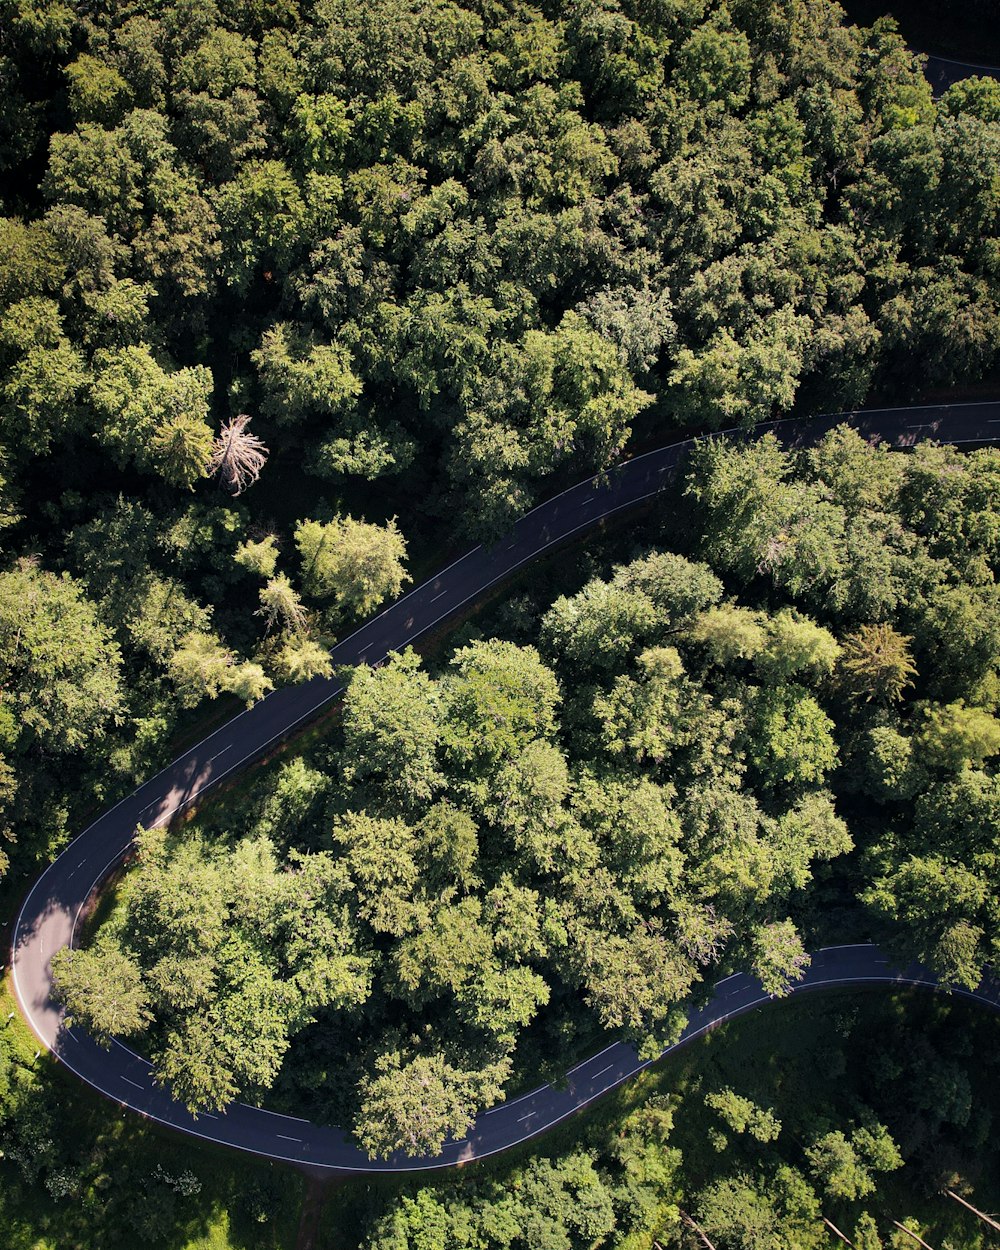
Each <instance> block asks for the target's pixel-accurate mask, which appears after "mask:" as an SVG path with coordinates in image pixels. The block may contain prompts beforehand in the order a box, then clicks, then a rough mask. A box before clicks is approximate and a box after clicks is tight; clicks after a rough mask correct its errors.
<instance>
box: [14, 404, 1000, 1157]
mask: <svg viewBox="0 0 1000 1250" xmlns="http://www.w3.org/2000/svg"><path fill="white" fill-rule="evenodd" d="M845 423H846V424H848V425H851V426H853V427H854V428H855V429H856V430H858V432H859V433H861V434H862V435H863V436H864V437H865V438H866V439H868V440H870V441H880V442H883V443H886V444H888V445H889V446H890V447H893V448H896V449H900V450H905V449H907V448H910V447H912V446H913V445H914V444H915V443H917V442H918V441H920V440H922V439H927V438H931V439H937V440H940V441H942V442H948V443H953V444H957V445H965V446H970V445H981V444H988V443H994V442H997V441H998V440H1000V402H995V401H991V402H987V403H976V404H952V405H943V406H934V407H920V408H885V409H869V410H864V411H858V412H851V413H839V414H836V415H831V416H822V417H814V418H811V419H809V420H791V421H778V422H768V423H765V424H763V425H759V426H755V427H754V428H753V429H751V430H730V431H724V432H722V433H719V434H714V435H711V436H710V437H712V438H716V439H728V440H731V441H745V440H750V439H753V438H757V437H760V436H761V435H762V434H764V433H767V432H773V433H774V434H775V435H776V437H777V438H778V439H779V440H780V441H781V442H782V443H783V444H784V445H785V446H787V447H790V448H804V447H809V446H810V445H812V444H814V443H816V442H817V441H818V440H819V439H820V438H822V436H823V435H824V434H825V433H826V432H827V431H828V430H830V429H832V428H833V427H834V426H836V425H839V424H845ZM693 442H694V440H685V441H683V442H678V443H674V444H672V445H670V446H667V447H661V448H659V449H658V450H656V451H651V452H648V453H646V454H645V455H642V456H636V457H635V458H633V459H629V460H625V461H623V462H622V463H620V464H619V465H617V466H616V467H614V468H613V469H611V470H609V471H608V472H606V473H604V474H602V475H600V476H598V477H593V478H590V479H588V480H587V481H584V482H580V483H579V484H578V485H576V486H574V487H572V488H570V489H569V490H566V491H564V492H563V493H562V494H560V495H558V496H556V497H555V498H553V499H549V500H547V501H546V502H545V503H542V504H540V505H539V506H538V507H537V508H535V509H533V510H532V511H531V512H529V513H527V514H526V515H525V516H524V517H522V518H521V520H519V521H518V522H517V524H516V525H515V526H514V527H513V528H512V530H511V531H510V533H509V534H508V535H507V536H506V537H505V538H503V539H502V540H500V541H499V542H497V543H496V544H494V545H492V546H478V547H474V548H472V550H470V551H468V552H466V553H465V555H463V556H461V557H460V558H459V559H457V560H455V561H454V562H453V563H452V564H450V565H448V567H447V568H444V569H442V570H441V572H440V573H438V574H437V575H436V576H434V577H432V578H430V579H428V580H427V581H426V582H424V583H423V584H422V585H420V586H417V587H416V588H415V589H413V590H411V591H410V592H409V594H407V595H404V596H403V597H402V598H401V599H399V600H397V601H396V602H395V603H393V604H392V605H391V606H390V607H388V608H386V609H385V611H383V612H381V613H380V614H379V615H378V616H376V617H374V618H373V619H372V620H370V621H368V622H367V623H366V624H364V625H362V626H361V628H360V629H358V630H356V631H355V632H354V633H353V634H351V635H350V637H348V638H346V639H344V641H343V642H341V643H339V644H338V645H337V646H336V647H335V648H334V649H333V651H332V653H331V659H332V660H333V663H334V665H335V667H340V666H343V665H356V664H362V663H366V664H375V663H378V662H380V661H381V660H383V659H384V658H385V657H386V656H387V655H388V654H389V652H390V651H399V650H402V649H403V648H404V647H406V646H407V645H408V644H410V643H412V642H415V641H416V640H417V639H418V638H420V637H421V636H422V635H424V634H426V633H427V632H428V631H429V630H431V629H433V628H434V627H435V626H437V625H439V624H441V623H442V622H444V621H446V620H448V619H449V618H450V617H452V616H454V615H455V614H456V613H457V612H458V611H459V610H460V609H461V608H463V607H464V606H465V605H467V604H469V603H472V602H474V601H475V600H477V599H478V598H479V597H480V596H482V594H483V593H484V592H485V591H486V590H488V589H489V588H490V587H492V586H494V585H496V584H497V583H498V582H501V581H503V580H504V579H505V578H507V577H509V576H510V574H511V573H513V572H515V571H516V570H517V569H519V568H521V567H522V566H523V565H525V564H528V563H529V562H530V561H532V560H534V559H536V558H538V557H539V556H542V555H544V554H545V553H546V552H549V551H551V550H553V549H554V548H556V547H557V546H558V545H559V544H561V543H564V542H566V541H567V540H568V539H570V538H572V537H574V536H576V535H578V534H581V533H583V532H584V531H586V530H588V529H592V528H593V527H594V526H596V525H598V524H599V523H600V522H602V521H604V520H606V519H607V518H609V517H612V516H614V515H616V514H617V513H620V512H622V511H623V510H625V509H628V508H632V507H635V506H636V505H637V504H639V503H642V502H644V501H649V500H652V499H653V498H654V497H655V496H656V495H658V494H659V493H660V492H661V491H663V490H664V489H665V488H666V487H667V486H668V485H670V484H671V483H672V482H673V481H674V479H675V477H676V475H677V471H678V469H679V467H680V466H681V465H682V463H683V461H684V459H685V457H686V455H687V453H688V452H689V451H690V449H691V447H692V446H693ZM342 692H343V686H342V685H341V684H340V683H338V681H337V680H336V679H335V678H331V679H316V680H314V681H311V682H307V683H304V684H302V685H299V686H287V687H284V688H282V689H280V690H275V691H273V692H272V693H271V694H269V695H268V696H267V697H266V698H264V699H262V700H260V702H258V703H255V704H254V705H253V706H252V707H251V708H249V709H247V710H246V711H245V712H242V713H241V714H240V715H238V716H236V717H234V718H233V719H232V720H230V721H228V722H227V723H226V724H224V725H222V726H220V727H219V728H218V729H216V730H215V731H214V733H211V734H209V736H208V737H207V738H205V739H204V740H203V741H201V742H199V743H198V744H197V745H195V746H193V747H191V748H190V749H189V750H187V751H185V752H184V754H183V755H181V756H179V757H178V758H177V759H175V760H174V761H173V762H172V763H171V764H169V765H168V766H167V767H166V768H164V769H163V770H162V771H161V772H159V773H157V774H156V776H154V777H151V778H150V779H149V780H148V781H146V782H145V783H144V784H143V785H141V786H139V788H138V789H137V790H134V791H133V792H132V793H131V794H129V795H128V796H126V797H125V798H123V799H122V800H121V801H120V802H119V803H117V804H116V805H115V806H114V807H112V808H110V809H109V810H108V811H106V812H105V813H104V814H103V815H101V816H100V817H98V819H97V820H96V821H94V823H93V824H91V825H90V826H89V827H88V828H87V829H85V830H84V831H83V832H82V833H81V834H80V835H79V836H78V837H77V838H76V839H75V840H74V841H73V842H71V843H70V844H69V846H68V847H67V848H66V849H65V850H64V851H63V852H62V854H60V855H59V857H58V858H57V859H56V860H54V861H53V863H51V864H50V865H49V866H48V868H46V869H45V871H44V872H43V873H42V874H41V876H40V877H39V878H38V879H37V881H35V883H34V885H33V886H32V888H31V890H30V892H29V893H28V896H27V898H26V899H25V901H24V904H23V906H22V908H21V911H20V914H19V915H18V917H17V920H16V922H15V925H14V929H13V933H12V950H11V965H12V970H13V983H14V992H15V995H16V997H17V1001H18V1004H19V1006H20V1008H21V1011H22V1012H23V1013H24V1017H25V1019H26V1020H27V1022H28V1024H29V1025H30V1026H31V1028H32V1030H33V1031H34V1033H35V1035H36V1036H37V1037H38V1039H39V1041H40V1042H41V1043H42V1044H43V1045H44V1046H46V1047H47V1048H48V1049H49V1050H50V1051H51V1052H52V1053H53V1054H54V1055H56V1057H57V1058H58V1059H59V1060H60V1061H61V1062H62V1063H63V1064H65V1066H66V1067H67V1068H69V1069H70V1071H72V1072H73V1073H75V1074H76V1075H77V1076H78V1077H80V1079H81V1080H83V1081H85V1082H86V1083H87V1084H88V1085H90V1086H91V1087H92V1088H94V1089H96V1090H98V1091H99V1092H100V1093H102V1094H104V1095H105V1096H106V1097H108V1098H112V1099H114V1100H115V1101H116V1102H118V1103H120V1104H121V1105H122V1106H125V1107H130V1108H132V1109H133V1110H134V1111H137V1112H139V1113H140V1114H142V1115H144V1116H146V1117H148V1118H149V1119H151V1120H155V1121H156V1122H157V1123H159V1124H163V1125H165V1126H167V1127H169V1128H173V1129H178V1130H180V1131H182V1132H184V1133H188V1134H190V1135H191V1136H193V1137H198V1138H202V1139H204V1140H207V1141H212V1142H215V1143H217V1144H219V1145H224V1146H232V1147H234V1148H236V1149H239V1150H245V1151H249V1152H250V1153H253V1154H257V1155H261V1156H264V1157H266V1158H269V1159H275V1160H280V1161H283V1162H287V1163H294V1164H304V1165H309V1166H311V1167H313V1168H322V1169H329V1170H331V1171H342V1172H403V1171H420V1170H424V1169H428V1168H438V1167H447V1166H450V1165H453V1164H457V1163H461V1162H466V1161H470V1160H473V1159H480V1158H485V1157H487V1156H489V1155H493V1154H496V1153H498V1152H499V1151H503V1150H506V1149H508V1148H509V1147H511V1146H514V1145H516V1144H517V1143H519V1142H522V1141H525V1140H527V1139H528V1138H531V1137H534V1136H536V1135H537V1134H539V1133H542V1132H544V1131H545V1130H546V1129H547V1128H550V1127H551V1126H552V1125H554V1124H557V1123H558V1122H559V1121H560V1120H563V1119H565V1118H566V1117H567V1116H569V1115H572V1114H573V1113H574V1112H575V1111H578V1110H580V1109H581V1108H582V1107H585V1106H587V1105H588V1104H589V1103H591V1102H593V1101H594V1100H595V1099H597V1098H600V1097H601V1095H602V1094H605V1093H607V1092H608V1091H609V1090H611V1089H613V1088H614V1087H615V1086H617V1085H620V1084H621V1083H622V1082H623V1081H625V1080H628V1078H629V1077H631V1076H633V1075H635V1073H637V1072H639V1071H641V1070H642V1069H643V1068H644V1067H646V1066H648V1063H647V1062H640V1060H639V1058H638V1056H637V1055H636V1053H635V1051H634V1049H633V1048H632V1047H631V1046H630V1045H628V1044H627V1043H624V1042H616V1043H614V1044H613V1045H611V1046H609V1047H608V1048H607V1049H606V1050H603V1051H602V1052H601V1053H600V1054H599V1055H596V1056H594V1057H593V1058H591V1059H588V1060H586V1061H585V1062H584V1063H581V1064H578V1065H577V1066H576V1067H575V1068H573V1069H571V1071H570V1072H569V1073H568V1074H567V1079H566V1083H565V1085H561V1086H560V1088H558V1089H556V1088H554V1087H553V1086H551V1085H543V1086H541V1087H540V1088H538V1089H536V1090H534V1091H532V1092H531V1093H528V1094H525V1095H523V1096H522V1097H520V1098H516V1099H512V1100H510V1101H509V1102H505V1103H502V1104H500V1105H499V1106H497V1107H494V1108H492V1109H491V1110H489V1111H486V1112H483V1113H481V1114H480V1115H479V1116H478V1117H477V1118H476V1120H475V1122H474V1124H473V1125H472V1127H471V1129H470V1130H469V1133H468V1134H467V1136H466V1137H464V1138H463V1139H462V1140H461V1141H449V1142H448V1143H446V1145H445V1147H444V1149H443V1150H442V1152H441V1153H440V1154H439V1155H437V1156H435V1157H434V1158H427V1159H414V1158H409V1157H406V1156H397V1157H393V1158H390V1159H387V1160H372V1159H370V1158H369V1157H368V1156H367V1155H366V1154H365V1153H364V1152H363V1151H362V1150H361V1149H360V1148H359V1147H358V1146H357V1144H356V1143H355V1142H353V1141H352V1140H351V1139H349V1138H348V1137H347V1136H346V1135H345V1134H344V1133H343V1132H342V1131H341V1130H340V1129H336V1128H330V1127H324V1126H320V1125H316V1124H312V1123H310V1122H308V1121H305V1120H300V1119H296V1118H294V1117H291V1116H285V1115H279V1114H276V1113H274V1112H270V1111H265V1110H263V1109H262V1108H256V1107H250V1106H246V1105H244V1104H243V1103H234V1104H233V1105H231V1106H230V1107H228V1108H226V1109H225V1111H222V1112H218V1113H212V1114H208V1113H202V1114H201V1115H199V1116H198V1117H197V1118H195V1117H194V1116H192V1115H191V1114H190V1113H189V1112H188V1111H187V1110H186V1109H185V1108H184V1107H183V1106H182V1105H181V1104H180V1103H179V1102H177V1101H175V1100H174V1099H173V1098H172V1097H171V1094H170V1091H169V1088H167V1087H165V1086H162V1085H158V1084H157V1083H156V1082H155V1081H154V1079H153V1076H152V1073H151V1067H150V1063H149V1060H148V1059H145V1058H143V1056H141V1055H139V1054H137V1053H136V1052H135V1051H133V1050H131V1049H130V1048H129V1047H127V1046H126V1045H124V1044H123V1043H121V1042H119V1041H114V1042H112V1044H111V1045H110V1046H109V1047H108V1048H103V1047H101V1046H98V1045H97V1044H96V1043H95V1042H94V1041H93V1040H92V1039H91V1038H90V1037H89V1036H88V1035H87V1034H86V1033H85V1032H84V1031H82V1030H81V1029H80V1028H78V1027H73V1028H67V1027H66V1025H65V1022H64V1019H63V1013H62V1010H61V1008H60V1007H59V1006H58V1004H57V1003H56V1002H55V1001H54V999H53V993H52V991H53V985H52V972H51V959H52V956H53V955H54V954H55V953H56V951H58V950H60V949H62V948H63V947H64V946H71V945H72V944H73V941H74V936H75V934H76V932H77V929H78V927H79V922H80V917H81V914H82V912H83V909H84V906H85V905H86V903H87V900H88V899H89V898H90V897H91V896H92V894H93V893H94V891H95V890H96V889H97V888H98V887H99V886H100V884H101V882H102V881H104V880H105V879H106V878H107V876H108V875H109V874H110V873H111V872H112V871H113V870H114V869H115V868H117V867H118V866H119V865H120V864H121V863H122V862H123V860H124V859H125V857H126V855H127V854H128V852H129V850H130V848H131V846H132V843H133V838H134V835H135V831H136V829H137V827H140V826H142V827H145V828H155V827H158V826H161V825H165V824H167V823H168V822H169V821H170V820H171V819H172V818H173V817H174V816H176V815H177V814H178V813H180V812H182V811H184V810H185V809H187V808H189V807H191V806H192V805H194V804H196V803H197V802H198V800H199V798H201V797H202V796H204V795H205V794H206V793H207V792H208V791H209V790H210V789H211V788H212V787H214V786H216V785H218V784H219V782H221V781H222V780H223V779H224V778H226V777H229V776H231V775H233V774H234V773H236V772H237V771H239V770H240V769H242V768H245V767H247V766H248V765H250V764H252V763H253V762H254V761H256V760H258V759H260V758H261V757H262V756H263V755H265V754H266V753H267V752H268V751H269V750H271V749H272V748H274V747H275V746H276V745H277V744H279V743H281V742H282V741H283V740H285V739H286V738H288V737H289V736H291V735H292V734H294V733H295V731H296V730H297V729H299V728H301V727H302V726H303V725H304V724H306V723H307V722H308V721H309V720H310V719H312V718H313V717H315V716H316V715H317V714H318V713H319V712H321V711H322V710H323V709H324V708H326V707H327V706H329V704H330V703H331V702H332V701H333V700H334V699H336V698H337V697H338V696H339V695H340V694H341V693H342ZM869 984H890V985H900V986H902V985H924V986H928V987H931V988H939V987H938V982H937V979H936V978H935V977H934V976H933V974H932V973H930V972H929V971H928V970H926V969H924V968H920V967H916V966H910V967H900V966H897V965H895V964H894V963H893V962H892V961H891V960H890V958H889V957H888V956H887V955H886V954H884V953H883V952H882V951H880V950H879V949H878V948H877V947H875V946H872V945H870V944H864V945H858V946H838V947H831V948H828V949H826V950H821V951H818V952H816V953H815V954H814V955H813V961H812V964H811V966H810V968H809V971H808V973H807V975H806V976H805V978H804V979H803V980H802V981H800V982H798V983H797V985H796V986H795V988H794V989H793V991H792V992H793V993H796V994H798V993H804V992H808V991H811V990H818V989H822V988H825V987H828V986H836V985H840V986H844V985H854V986H860V985H869ZM955 992H956V993H962V994H964V995H965V996H966V997H969V998H973V999H975V1000H976V1001H977V1002H980V1003H982V1004H984V1005H985V1006H988V1007H993V1008H1000V985H998V984H997V982H995V981H994V980H993V979H992V978H990V979H987V980H985V981H984V982H983V984H982V985H980V986H979V987H978V988H977V989H976V990H975V991H955ZM768 1001H770V998H769V996H768V995H767V994H765V993H764V991H763V990H762V988H761V986H760V983H759V982H758V981H756V980H755V979H754V978H752V977H750V976H747V975H745V974H742V973H741V974H737V975H736V976H733V977H730V978H728V979H727V980H725V981H722V982H720V983H719V984H718V985H717V986H715V988H714V990H713V992H712V995H711V997H710V998H709V1000H708V1001H707V1003H705V1004H704V1005H702V1006H699V1007H697V1008H694V1007H692V1008H691V1009H690V1010H689V1016H688V1023H687V1026H686V1028H685V1030H684V1033H683V1035H682V1037H681V1040H680V1041H679V1042H678V1043H677V1045H678V1046H680V1045H684V1044H685V1043H686V1042H689V1041H691V1040H692V1039H693V1038H695V1037H698V1036H700V1035H701V1034H703V1033H705V1032H706V1031H707V1030H708V1029H711V1028H712V1027H713V1026H714V1025H717V1024H719V1023H721V1022H723V1021H725V1020H728V1019H731V1018H732V1017H733V1016H736V1015H739V1014H741V1013H742V1012H745V1011H749V1010H751V1009H752V1008H754V1007H757V1006H760V1005H761V1004H763V1003H766V1002H768ZM673 1049H675V1047H671V1048H670V1050H673ZM665 1053H667V1052H665Z"/></svg>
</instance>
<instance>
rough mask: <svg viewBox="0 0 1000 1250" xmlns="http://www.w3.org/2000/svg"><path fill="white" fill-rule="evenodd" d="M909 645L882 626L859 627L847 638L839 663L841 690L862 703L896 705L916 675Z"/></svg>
mask: <svg viewBox="0 0 1000 1250" xmlns="http://www.w3.org/2000/svg"><path fill="white" fill-rule="evenodd" d="M912 641H913V640H912V638H908V637H906V635H905V634H900V633H899V632H898V631H897V630H895V629H893V627H892V626H891V625H889V624H885V623H882V624H878V625H862V626H860V627H859V628H858V629H857V630H856V631H855V632H854V633H852V634H847V635H846V636H845V637H844V639H843V644H842V645H843V649H842V652H841V655H840V660H839V673H840V678H841V681H842V683H843V685H844V688H845V689H846V690H847V691H848V692H849V693H851V694H852V695H853V696H854V697H855V698H857V699H859V700H863V701H864V702H866V703H871V702H872V701H876V702H884V703H895V702H898V700H899V699H901V698H902V697H903V691H904V690H905V689H906V687H907V686H910V685H912V684H913V683H912V681H911V678H913V677H915V676H916V674H917V670H916V667H915V665H914V663H913V660H912V658H911V656H910V650H909V644H910V643H911V642H912Z"/></svg>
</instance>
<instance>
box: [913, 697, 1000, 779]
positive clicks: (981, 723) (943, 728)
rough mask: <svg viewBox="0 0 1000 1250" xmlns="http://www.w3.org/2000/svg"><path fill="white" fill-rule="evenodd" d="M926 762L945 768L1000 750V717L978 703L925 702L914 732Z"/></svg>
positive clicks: (978, 764)
mask: <svg viewBox="0 0 1000 1250" xmlns="http://www.w3.org/2000/svg"><path fill="white" fill-rule="evenodd" d="M917 743H918V745H919V746H920V748H921V750H922V752H923V757H924V759H925V760H926V761H927V763H928V764H930V765H932V766H934V767H938V768H947V769H956V768H962V767H964V766H965V765H972V767H973V768H979V767H981V765H982V763H983V761H984V760H986V759H989V758H990V757H992V756H994V755H997V754H1000V721H998V720H997V718H996V717H995V716H991V715H990V713H989V712H986V711H984V710H983V709H982V708H978V707H966V706H965V704H964V703H963V702H962V701H961V700H959V702H957V703H948V704H945V705H941V704H939V703H932V704H928V705H927V706H926V707H925V708H924V719H923V724H922V725H921V726H920V731H919V734H918V736H917Z"/></svg>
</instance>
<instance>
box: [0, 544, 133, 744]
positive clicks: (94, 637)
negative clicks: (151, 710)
mask: <svg viewBox="0 0 1000 1250" xmlns="http://www.w3.org/2000/svg"><path fill="white" fill-rule="evenodd" d="M0 666H2V670H3V685H4V690H5V694H6V700H7V701H9V703H10V704H11V705H12V706H13V707H14V708H15V709H16V714H17V722H18V726H19V730H20V732H19V734H18V741H19V746H20V747H21V749H23V750H27V749H29V747H30V745H31V743H32V741H34V742H35V743H36V744H37V745H38V746H40V747H41V748H42V749H43V750H47V751H62V752H65V751H73V750H78V749H80V748H82V747H85V746H87V745H88V744H90V743H92V742H93V741H94V740H95V739H99V738H100V737H101V736H102V735H103V734H104V733H105V732H106V731H107V730H108V729H110V727H111V726H112V725H113V724H114V722H115V721H116V720H117V719H118V718H120V717H121V716H122V715H123V714H124V711H125V696H124V689H123V684H122V662H121V654H120V652H119V649H118V645H117V643H116V642H115V641H114V640H113V637H112V634H111V631H110V630H109V629H108V628H107V627H106V626H104V625H102V624H101V623H100V621H99V619H98V616H97V613H96V611H95V609H94V607H93V605H92V604H91V603H90V602H89V601H88V600H87V598H86V597H85V596H84V593H83V588H82V587H81V586H80V585H79V584H78V583H77V582H75V581H73V579H72V578H70V577H69V576H68V575H67V574H65V573H64V574H63V575H62V576H61V577H57V576H56V575H55V574H54V573H48V572H45V571H44V570H42V569H39V568H38V567H37V565H36V564H34V563H32V562H31V561H27V560H22V561H20V562H19V563H18V564H17V565H15V567H14V568H12V569H9V570H8V571H7V572H5V573H0Z"/></svg>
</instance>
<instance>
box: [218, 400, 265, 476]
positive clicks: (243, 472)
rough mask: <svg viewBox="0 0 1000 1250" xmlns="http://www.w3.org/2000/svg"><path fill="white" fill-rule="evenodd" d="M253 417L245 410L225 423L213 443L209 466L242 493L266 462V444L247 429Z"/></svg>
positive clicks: (258, 474)
mask: <svg viewBox="0 0 1000 1250" xmlns="http://www.w3.org/2000/svg"><path fill="white" fill-rule="evenodd" d="M249 424H250V418H249V417H248V416H247V415H246V413H242V414H241V415H240V416H238V417H233V419H232V421H229V422H227V423H226V424H225V425H223V427H222V430H221V432H220V434H219V437H218V438H217V439H216V440H215V443H214V445H213V447H212V459H211V461H210V462H209V469H210V471H211V472H212V473H217V474H218V475H219V480H220V481H221V482H222V484H223V486H225V487H226V488H227V489H228V490H230V491H232V493H233V494H234V495H240V494H242V493H243V491H244V490H246V488H247V487H248V486H250V485H251V484H252V483H254V482H256V481H257V479H258V478H259V477H260V471H261V469H262V468H263V467H264V465H265V464H266V463H267V454H268V453H267V448H266V447H265V446H264V444H263V443H262V442H261V441H260V439H259V438H258V437H257V435H256V434H251V433H249V431H248V430H247V426H248V425H249Z"/></svg>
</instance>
